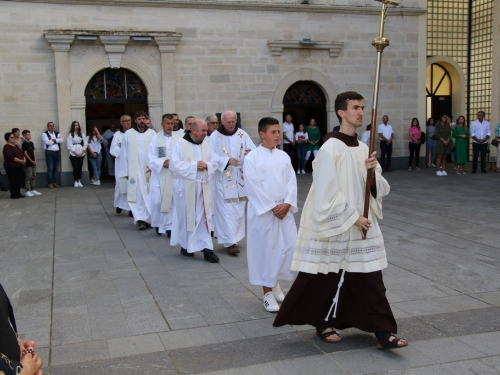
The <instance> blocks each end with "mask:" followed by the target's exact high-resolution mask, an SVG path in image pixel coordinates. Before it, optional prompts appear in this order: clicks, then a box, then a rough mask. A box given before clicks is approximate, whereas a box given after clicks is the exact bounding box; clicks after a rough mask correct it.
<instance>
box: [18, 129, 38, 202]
mask: <svg viewBox="0 0 500 375" xmlns="http://www.w3.org/2000/svg"><path fill="white" fill-rule="evenodd" d="M23 138H24V142H23V143H22V145H21V148H22V150H23V153H24V156H25V157H26V165H25V166H24V178H25V182H24V186H25V188H26V193H25V194H24V195H25V196H26V197H34V196H35V195H42V193H39V192H38V191H36V190H35V181H36V163H37V160H36V153H35V145H34V144H33V142H31V132H30V131H29V130H23Z"/></svg>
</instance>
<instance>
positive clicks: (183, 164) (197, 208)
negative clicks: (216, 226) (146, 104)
mask: <svg viewBox="0 0 500 375" xmlns="http://www.w3.org/2000/svg"><path fill="white" fill-rule="evenodd" d="M203 143H205V146H202V145H201V144H199V145H197V144H193V143H190V142H188V141H186V140H185V139H181V140H180V141H179V142H177V143H176V144H175V146H174V149H173V151H172V158H171V159H170V170H171V171H172V172H173V174H174V177H175V180H174V208H175V211H174V217H173V222H172V234H171V239H170V245H171V246H175V245H180V246H181V247H182V248H184V249H186V250H187V251H188V252H189V253H194V252H196V251H201V250H204V249H210V250H213V242H212V237H211V236H210V230H211V229H210V228H211V222H212V213H211V212H210V211H211V202H210V199H211V194H212V193H211V191H210V183H209V182H210V179H211V178H212V177H213V174H214V172H215V169H216V168H217V160H218V159H217V155H216V154H215V153H214V152H213V151H212V150H211V148H210V144H209V143H208V140H207V139H206V138H205V140H204V141H203ZM202 147H205V150H207V153H206V154H207V155H206V157H205V160H203V154H204V153H203V150H202ZM186 150H188V151H189V153H190V154H191V155H190V156H188V155H187V153H186ZM185 153H186V155H185ZM191 156H192V157H191ZM201 160H203V161H204V162H205V163H206V164H207V170H205V171H203V172H200V171H198V161H201ZM191 193H193V194H192V196H191ZM190 196H191V197H190ZM193 197H194V202H193V201H192V198H193ZM192 219H193V221H191V220H192Z"/></svg>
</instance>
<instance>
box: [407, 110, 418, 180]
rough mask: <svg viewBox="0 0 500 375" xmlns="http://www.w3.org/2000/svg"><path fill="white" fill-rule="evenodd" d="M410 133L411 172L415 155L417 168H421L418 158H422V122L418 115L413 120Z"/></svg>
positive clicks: (409, 162) (409, 168) (409, 163)
mask: <svg viewBox="0 0 500 375" xmlns="http://www.w3.org/2000/svg"><path fill="white" fill-rule="evenodd" d="M408 135H409V139H408V141H409V143H408V147H409V148H410V159H409V161H408V170H409V171H410V172H411V166H412V164H413V157H415V169H416V170H417V171H419V170H420V168H419V167H418V159H419V158H420V124H419V122H418V119H417V118H416V117H414V118H413V119H412V120H411V125H410V128H409V129H408Z"/></svg>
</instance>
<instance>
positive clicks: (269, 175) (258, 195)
mask: <svg viewBox="0 0 500 375" xmlns="http://www.w3.org/2000/svg"><path fill="white" fill-rule="evenodd" d="M259 136H260V137H261V138H262V144H261V145H260V146H259V147H257V148H256V149H255V150H253V151H252V152H250V153H249V154H248V155H247V157H246V160H245V165H244V167H243V169H244V173H245V181H246V185H245V189H246V193H247V196H248V209H247V212H248V213H247V221H248V233H247V257H248V273H249V278H250V284H252V285H261V286H262V287H263V291H264V308H265V309H266V310H267V311H269V312H277V311H278V310H279V305H278V303H277V301H279V302H281V301H283V299H284V295H283V292H282V291H281V288H280V285H279V281H278V280H292V279H293V273H292V272H291V271H290V265H291V263H292V258H293V252H294V249H295V241H296V239H297V226H296V225H295V218H294V217H293V214H294V213H295V212H297V180H296V178H295V171H294V169H293V167H292V163H291V161H290V157H289V156H288V155H287V154H286V153H285V152H284V151H281V150H279V149H277V148H276V146H277V145H278V144H279V143H280V140H281V139H280V126H279V122H278V120H276V119H275V118H271V117H265V118H263V119H261V120H260V121H259Z"/></svg>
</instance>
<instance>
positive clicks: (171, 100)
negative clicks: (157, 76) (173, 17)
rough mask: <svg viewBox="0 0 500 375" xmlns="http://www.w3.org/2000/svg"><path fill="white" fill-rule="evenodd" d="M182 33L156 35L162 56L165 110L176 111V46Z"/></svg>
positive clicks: (162, 87) (162, 86)
mask: <svg viewBox="0 0 500 375" xmlns="http://www.w3.org/2000/svg"><path fill="white" fill-rule="evenodd" d="M181 37H182V36H181V35H172V36H155V42H156V43H157V44H158V48H159V50H160V56H161V89H162V96H163V112H165V113H171V112H175V64H174V52H175V46H177V45H178V44H179V42H180V41H181Z"/></svg>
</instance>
